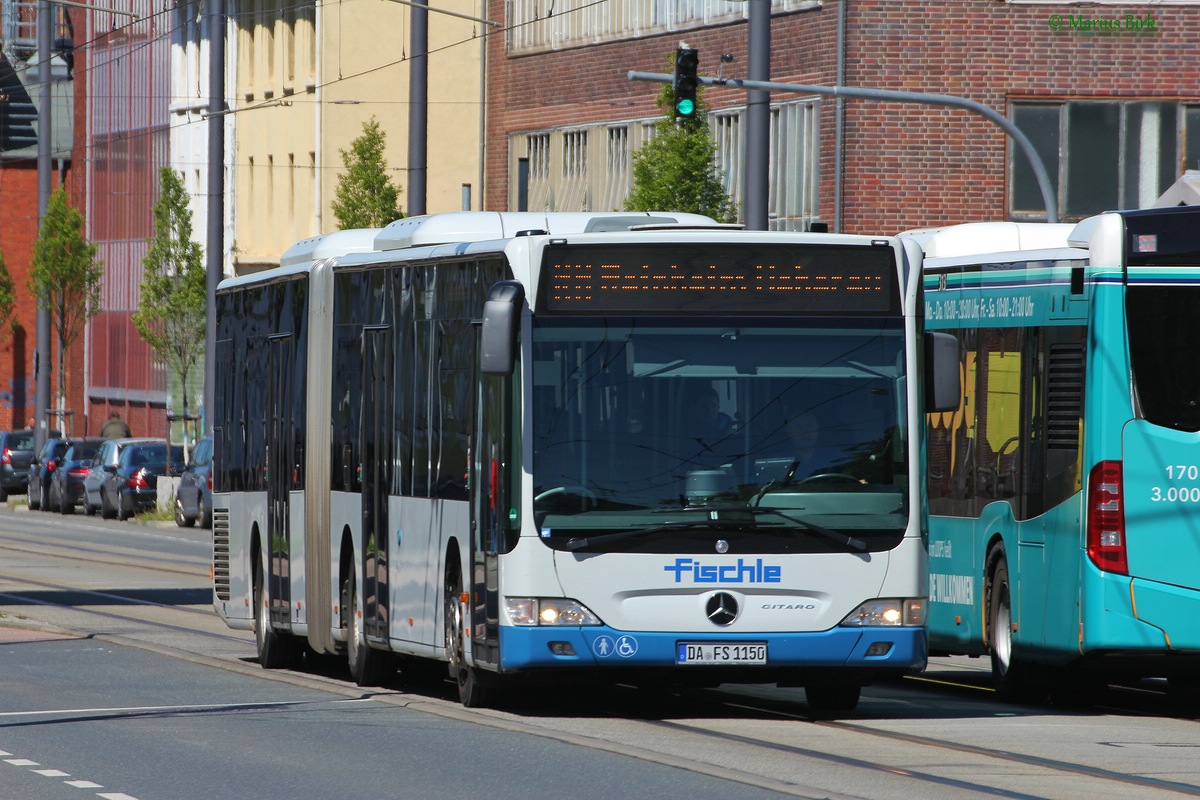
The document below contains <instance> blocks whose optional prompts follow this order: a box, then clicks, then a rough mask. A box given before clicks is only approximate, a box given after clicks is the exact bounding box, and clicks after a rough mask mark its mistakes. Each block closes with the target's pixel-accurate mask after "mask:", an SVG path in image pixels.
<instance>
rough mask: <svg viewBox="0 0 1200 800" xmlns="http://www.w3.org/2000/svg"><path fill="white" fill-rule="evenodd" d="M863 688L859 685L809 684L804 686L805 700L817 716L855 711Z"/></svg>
mask: <svg viewBox="0 0 1200 800" xmlns="http://www.w3.org/2000/svg"><path fill="white" fill-rule="evenodd" d="M860 694H862V687H861V686H859V685H858V684H857V683H850V684H847V683H825V682H815V683H808V684H805V686H804V698H805V699H806V700H808V707H809V709H810V710H811V711H812V712H813V713H816V714H828V713H831V712H838V711H853V710H854V709H855V708H857V707H858V698H859V695H860Z"/></svg>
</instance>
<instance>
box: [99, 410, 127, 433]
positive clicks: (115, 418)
mask: <svg viewBox="0 0 1200 800" xmlns="http://www.w3.org/2000/svg"><path fill="white" fill-rule="evenodd" d="M100 435H101V436H102V437H104V438H105V439H128V438H129V437H130V436H132V435H133V433H132V432H131V431H130V430H129V426H128V425H126V424H125V420H123V419H121V415H120V414H118V413H117V412H116V411H114V412H112V413H111V414H109V415H108V421H107V422H105V423H104V427H103V428H101V429H100Z"/></svg>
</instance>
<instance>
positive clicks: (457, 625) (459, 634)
mask: <svg viewBox="0 0 1200 800" xmlns="http://www.w3.org/2000/svg"><path fill="white" fill-rule="evenodd" d="M461 596H462V572H461V571H460V570H459V569H457V566H456V567H455V568H454V569H453V570H451V571H450V572H449V574H447V576H446V594H445V607H446V608H445V611H446V613H445V617H446V655H447V656H448V657H449V664H448V666H449V670H450V677H451V679H452V680H453V681H454V683H455V685H457V686H458V699H459V702H461V703H462V704H463V705H464V706H466V707H467V708H489V707H491V706H493V705H495V702H496V691H495V687H494V686H491V685H490V684H489V682H488V679H487V678H486V677H484V676H482V675H480V673H479V670H477V669H475V668H474V667H472V666H469V665H468V664H466V663H465V662H466V647H465V643H464V640H465V637H466V624H465V619H464V615H463V609H462V601H461Z"/></svg>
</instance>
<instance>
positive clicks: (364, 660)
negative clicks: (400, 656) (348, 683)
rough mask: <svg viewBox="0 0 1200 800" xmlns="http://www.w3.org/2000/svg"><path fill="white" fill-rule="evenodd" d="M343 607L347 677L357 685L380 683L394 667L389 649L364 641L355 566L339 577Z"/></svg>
mask: <svg viewBox="0 0 1200 800" xmlns="http://www.w3.org/2000/svg"><path fill="white" fill-rule="evenodd" d="M342 608H343V609H344V610H345V614H346V620H345V631H346V661H347V662H348V664H349V667H350V677H352V678H353V679H354V682H355V683H356V684H357V685H359V686H379V685H381V684H383V683H384V682H386V681H387V679H388V678H389V677H390V676H391V674H392V673H393V672H395V671H396V660H395V658H394V657H393V656H392V654H391V653H386V652H384V651H382V650H376V649H374V648H372V647H371V646H370V645H369V644H367V637H366V634H365V633H364V631H363V620H362V611H361V610H360V609H359V607H358V591H357V586H356V583H355V578H354V570H350V574H348V575H347V576H346V580H344V581H342Z"/></svg>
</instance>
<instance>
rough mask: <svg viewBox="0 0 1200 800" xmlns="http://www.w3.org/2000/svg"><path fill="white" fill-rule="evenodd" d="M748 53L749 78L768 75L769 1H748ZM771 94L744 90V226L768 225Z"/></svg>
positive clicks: (764, 79) (758, 228)
mask: <svg viewBox="0 0 1200 800" xmlns="http://www.w3.org/2000/svg"><path fill="white" fill-rule="evenodd" d="M747 6H748V11H749V14H748V16H749V18H748V25H749V29H748V33H747V36H748V45H747V47H748V53H749V64H748V67H749V72H748V74H749V76H750V80H752V81H754V82H756V83H761V84H764V85H765V84H766V82H767V81H769V80H770V78H771V0H749V2H748V3H747ZM770 163H771V93H770V92H769V91H765V90H763V89H761V88H757V87H751V88H750V91H748V92H746V175H745V177H744V180H745V182H746V183H745V187H744V190H743V194H742V206H743V211H744V215H745V220H746V227H747V228H748V229H750V230H752V231H765V230H768V228H769V227H770V224H769V223H770V208H769V206H770V202H769V201H770V185H771V182H770V178H769V169H770Z"/></svg>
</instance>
